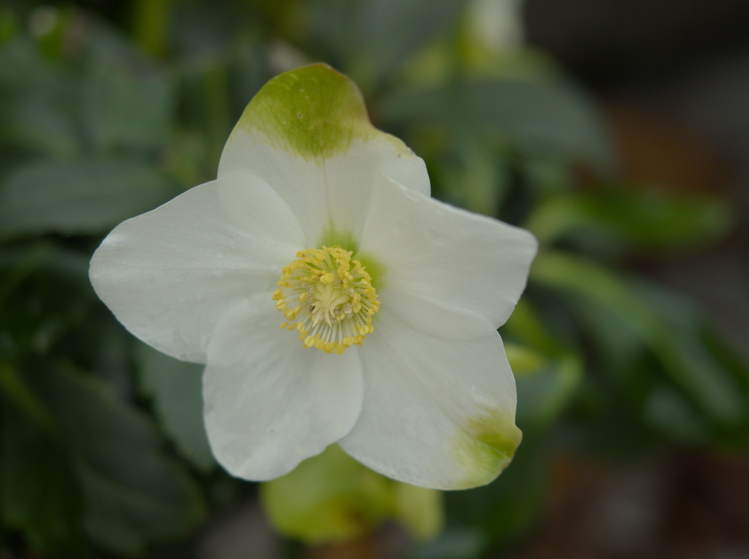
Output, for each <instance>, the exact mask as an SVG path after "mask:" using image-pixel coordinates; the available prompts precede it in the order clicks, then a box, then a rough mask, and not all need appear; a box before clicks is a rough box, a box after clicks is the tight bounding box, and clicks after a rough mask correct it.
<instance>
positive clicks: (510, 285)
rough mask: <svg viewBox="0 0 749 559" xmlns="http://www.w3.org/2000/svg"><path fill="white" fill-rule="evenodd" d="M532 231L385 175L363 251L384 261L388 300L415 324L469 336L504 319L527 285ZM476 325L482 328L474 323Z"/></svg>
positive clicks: (384, 298) (381, 291)
mask: <svg viewBox="0 0 749 559" xmlns="http://www.w3.org/2000/svg"><path fill="white" fill-rule="evenodd" d="M536 248H537V243H536V240H535V238H534V237H533V236H532V235H531V234H530V233H528V232H527V231H524V230H522V229H519V228H517V227H513V226H510V225H507V224H505V223H502V222H500V221H497V220H495V219H490V218H488V217H484V216H480V215H477V214H472V213H469V212H467V211H464V210H461V209H458V208H454V207H452V206H449V205H447V204H443V203H442V202H439V201H437V200H434V199H433V198H428V197H426V196H423V195H421V194H418V193H414V192H412V191H410V190H407V189H404V188H402V187H401V186H399V185H398V184H396V183H395V182H394V181H392V180H389V179H385V178H383V179H382V180H381V181H380V183H379V184H378V185H377V188H375V189H374V192H373V196H372V199H371V203H370V213H369V216H368V218H367V221H366V225H365V228H364V232H363V234H362V239H361V244H360V251H361V252H362V253H367V254H371V256H372V257H373V258H374V259H375V260H377V261H379V262H380V263H382V266H383V271H382V273H383V276H382V277H379V278H375V279H376V281H379V282H380V283H381V287H378V295H379V297H380V300H381V302H382V307H383V308H388V309H390V310H391V311H392V312H394V313H397V314H398V316H399V317H400V318H401V319H402V320H404V321H406V322H407V323H408V324H410V325H411V326H413V327H414V328H416V329H417V330H421V331H425V332H430V333H431V334H433V335H436V336H443V337H446V338H451V339H455V338H456V337H462V338H466V339H470V338H472V337H474V336H476V335H477V333H478V332H479V330H480V329H481V328H483V326H482V325H481V324H479V323H477V321H476V318H480V319H481V322H484V321H485V322H488V323H489V324H491V325H492V326H493V327H494V328H497V327H499V326H500V325H501V324H503V323H504V322H505V321H506V320H507V319H508V318H509V316H510V314H511V313H512V310H513V309H514V308H515V304H516V303H517V301H518V299H519V298H520V295H521V293H522V292H523V290H524V289H525V284H526V281H527V278H528V270H529V268H530V264H531V262H532V260H533V257H534V256H535V253H536ZM477 328H478V329H479V330H477Z"/></svg>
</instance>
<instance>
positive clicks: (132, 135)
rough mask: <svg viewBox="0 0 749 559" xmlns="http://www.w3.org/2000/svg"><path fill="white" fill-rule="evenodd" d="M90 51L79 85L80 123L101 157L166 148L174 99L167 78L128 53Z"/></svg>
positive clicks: (156, 68)
mask: <svg viewBox="0 0 749 559" xmlns="http://www.w3.org/2000/svg"><path fill="white" fill-rule="evenodd" d="M112 51H114V49H110V50H105V51H102V49H99V50H92V56H91V57H90V59H89V61H88V63H87V64H86V67H85V70H84V74H83V76H82V79H81V98H80V107H81V119H82V124H83V126H84V128H85V131H86V133H87V137H88V138H90V140H91V141H92V142H93V144H94V146H95V147H96V149H97V151H98V152H100V153H111V152H114V151H116V150H117V151H119V152H120V153H122V151H140V152H146V153H148V152H150V151H154V150H158V149H163V148H164V147H165V145H166V143H167V140H168V136H169V133H170V130H171V121H172V118H173V116H174V108H175V107H174V105H175V93H174V91H173V89H174V88H173V85H172V83H171V81H170V80H169V79H168V77H167V75H166V74H165V73H164V72H163V71H162V70H161V69H159V68H158V67H156V66H155V65H154V64H152V63H149V62H147V61H145V60H143V59H142V58H141V57H138V58H136V57H135V56H129V54H130V53H122V52H118V51H114V52H112Z"/></svg>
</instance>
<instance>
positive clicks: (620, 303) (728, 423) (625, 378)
mask: <svg viewBox="0 0 749 559" xmlns="http://www.w3.org/2000/svg"><path fill="white" fill-rule="evenodd" d="M532 280H533V281H535V282H538V283H540V284H543V285H545V286H547V287H550V288H552V289H555V290H558V291H560V292H562V293H564V294H565V297H566V300H567V302H568V303H569V304H571V305H572V306H573V307H572V308H573V309H574V310H575V312H576V313H577V314H578V316H579V317H580V318H581V319H582V320H584V321H586V323H587V326H588V334H589V335H590V336H591V338H592V340H593V342H594V343H596V344H598V345H599V346H601V347H603V348H606V349H607V351H608V352H609V354H608V356H607V357H608V358H607V363H610V364H611V369H612V370H611V371H609V372H613V373H615V374H616V380H617V382H619V383H622V384H621V386H622V387H626V389H627V390H628V391H630V393H631V394H633V395H634V396H635V398H636V400H637V401H639V402H640V403H641V404H642V405H643V406H644V409H646V410H647V409H652V406H653V404H650V406H651V408H647V405H648V404H647V402H648V399H649V398H652V397H656V398H665V400H663V401H664V402H666V403H668V404H669V405H670V406H671V408H672V410H674V411H675V412H676V411H678V410H679V409H682V408H684V406H682V405H681V404H678V405H676V404H674V402H676V399H675V398H676V397H677V396H678V399H679V400H680V401H681V400H683V402H684V403H685V404H688V406H689V407H691V408H692V409H693V410H694V411H693V412H691V415H693V416H694V417H698V416H700V417H702V418H703V420H705V421H708V422H709V424H710V425H711V428H712V430H713V436H714V437H717V438H722V439H723V440H724V441H725V442H733V441H736V440H743V439H746V437H747V433H749V388H748V383H747V372H746V369H744V371H743V373H742V375H743V380H742V379H741V378H739V379H737V378H736V371H733V370H731V369H728V368H726V367H725V366H724V364H723V363H722V362H721V360H720V359H719V358H718V357H717V356H716V355H715V354H714V353H713V351H712V350H711V348H710V346H709V345H707V344H706V343H705V341H704V340H703V339H702V338H701V337H700V336H699V334H698V332H699V324H700V319H699V315H698V314H697V313H696V311H694V309H692V308H691V306H690V305H687V304H685V302H684V301H683V300H680V299H676V298H673V297H672V296H668V295H667V294H666V293H665V292H662V291H659V292H657V293H656V294H654V292H652V291H651V290H647V291H650V294H649V295H647V296H646V290H644V288H643V287H642V286H639V287H638V288H637V289H635V288H634V287H633V286H632V285H630V284H629V283H627V282H626V281H624V280H621V279H620V278H618V277H616V276H615V275H614V274H613V273H611V272H609V271H607V270H605V269H603V268H601V267H599V266H597V265H595V264H593V263H590V262H586V261H584V260H582V259H579V258H576V257H574V256H571V255H565V254H561V253H550V252H546V253H542V254H540V255H539V257H538V258H537V259H536V262H535V263H534V266H533V270H532ZM612 351H613V352H614V353H611V352H612ZM643 351H647V352H649V354H650V356H651V357H652V360H651V361H647V359H649V358H648V355H646V354H643ZM648 362H650V363H651V365H650V366H648V365H647V363H648ZM654 364H655V365H654ZM625 365H626V366H625ZM667 393H669V394H671V395H668V396H664V394H667ZM651 419H652V418H651ZM688 422H691V423H692V424H693V425H695V423H694V420H693V419H691V420H689V419H688V418H685V422H684V425H685V426H687V424H688Z"/></svg>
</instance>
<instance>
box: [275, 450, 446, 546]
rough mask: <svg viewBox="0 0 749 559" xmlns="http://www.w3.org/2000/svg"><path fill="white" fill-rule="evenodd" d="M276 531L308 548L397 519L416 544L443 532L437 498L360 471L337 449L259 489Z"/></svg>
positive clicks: (438, 495)
mask: <svg viewBox="0 0 749 559" xmlns="http://www.w3.org/2000/svg"><path fill="white" fill-rule="evenodd" d="M260 491H261V493H260V496H261V499H262V503H263V507H264V508H265V511H266V513H267V514H268V517H269V519H270V521H271V522H272V523H273V525H274V527H275V528H276V529H277V530H278V531H279V532H281V533H282V534H286V535H287V536H291V537H294V538H299V539H301V540H303V541H305V542H307V543H310V544H319V543H324V542H342V541H350V540H353V539H356V538H358V537H361V536H362V535H364V534H366V533H368V532H370V531H371V530H372V529H374V528H375V527H377V526H378V525H379V524H380V523H382V522H383V521H384V520H385V519H386V518H388V517H395V518H396V519H398V520H399V521H400V522H401V523H403V525H404V526H405V528H406V529H407V530H408V531H409V532H410V533H411V534H412V535H413V536H414V537H415V538H416V539H428V538H431V537H433V536H434V535H435V534H436V533H437V532H438V531H439V529H440V528H441V527H442V518H443V513H442V499H441V493H440V492H439V491H435V490H432V489H424V488H420V487H413V486H406V484H403V483H399V482H396V481H393V480H390V479H387V478H385V477H383V476H381V475H380V474H377V473H375V472H373V471H372V470H370V469H368V468H366V467H364V466H363V465H361V464H360V463H359V462H357V461H356V460H354V459H353V458H351V457H350V456H348V455H347V454H346V453H345V452H343V451H342V450H341V449H340V447H339V446H338V445H331V446H329V447H328V448H327V449H326V450H325V451H324V452H323V453H322V454H320V455H318V456H314V457H312V458H309V459H308V460H305V461H304V462H302V463H301V464H300V465H299V466H297V468H296V469H295V470H294V471H292V472H291V473H289V474H287V475H285V476H283V477H280V478H278V479H275V480H273V481H269V482H266V483H263V484H262V485H261V486H260Z"/></svg>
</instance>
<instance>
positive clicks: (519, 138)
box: [378, 78, 615, 171]
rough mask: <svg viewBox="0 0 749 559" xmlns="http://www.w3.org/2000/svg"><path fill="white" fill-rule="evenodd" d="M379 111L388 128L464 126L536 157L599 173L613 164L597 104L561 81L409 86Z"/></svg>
mask: <svg viewBox="0 0 749 559" xmlns="http://www.w3.org/2000/svg"><path fill="white" fill-rule="evenodd" d="M379 109H380V110H379V113H378V114H379V116H380V117H381V118H382V119H383V120H384V121H385V123H387V126H386V128H387V127H388V126H406V127H410V128H415V127H429V126H435V125H436V126H440V127H446V128H447V129H450V128H451V127H454V126H456V125H458V126H462V127H463V126H467V127H469V128H470V129H471V130H472V131H473V133H474V134H480V135H482V136H483V137H484V138H485V139H487V140H489V141H493V142H499V144H500V145H502V146H504V147H505V148H508V147H509V148H510V149H514V150H521V151H527V152H529V153H531V154H533V155H534V156H560V157H564V158H568V159H574V160H580V161H583V162H585V163H588V164H590V165H593V166H594V167H595V168H597V169H599V170H603V171H606V170H611V169H612V167H613V165H614V161H615V156H614V152H613V147H612V144H611V141H610V138H609V136H608V131H607V130H606V128H605V126H604V124H603V120H602V118H601V116H600V115H599V112H598V110H597V108H596V107H595V105H594V104H593V103H592V101H591V100H590V99H589V98H588V97H587V95H586V94H585V93H583V92H582V91H581V90H579V89H578V88H577V87H576V86H575V85H573V84H572V83H569V82H567V81H563V80H559V79H543V80H539V79H536V80H511V79H488V78H486V79H466V80H464V81H460V82H456V83H451V84H449V85H445V84H440V85H435V86H424V87H412V88H410V89H404V90H401V91H398V92H393V93H390V94H388V95H387V97H385V98H383V99H382V102H381V105H380V106H379Z"/></svg>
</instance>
